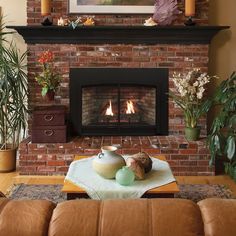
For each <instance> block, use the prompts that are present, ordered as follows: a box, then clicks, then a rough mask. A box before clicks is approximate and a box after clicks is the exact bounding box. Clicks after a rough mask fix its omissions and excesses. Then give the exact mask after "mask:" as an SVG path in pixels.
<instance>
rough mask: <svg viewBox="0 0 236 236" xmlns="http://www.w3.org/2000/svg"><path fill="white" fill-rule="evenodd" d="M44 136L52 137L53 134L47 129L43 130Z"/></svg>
mask: <svg viewBox="0 0 236 236" xmlns="http://www.w3.org/2000/svg"><path fill="white" fill-rule="evenodd" d="M44 134H45V135H46V136H52V135H53V134H54V132H53V130H51V129H47V130H44Z"/></svg>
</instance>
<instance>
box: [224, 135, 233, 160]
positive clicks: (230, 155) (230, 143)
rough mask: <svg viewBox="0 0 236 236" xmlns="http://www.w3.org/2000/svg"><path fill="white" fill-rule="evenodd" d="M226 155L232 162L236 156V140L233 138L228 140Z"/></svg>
mask: <svg viewBox="0 0 236 236" xmlns="http://www.w3.org/2000/svg"><path fill="white" fill-rule="evenodd" d="M226 153H227V157H228V158H229V160H232V158H233V156H234V154H235V139H234V137H233V136H229V137H228V138H227V145H226Z"/></svg>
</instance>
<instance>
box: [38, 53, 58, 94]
mask: <svg viewBox="0 0 236 236" xmlns="http://www.w3.org/2000/svg"><path fill="white" fill-rule="evenodd" d="M53 60H54V55H53V53H52V52H51V51H49V50H48V51H45V52H43V53H42V54H41V55H40V56H39V59H38V63H39V64H40V65H41V66H42V69H43V72H42V73H41V74H39V75H38V76H36V77H35V80H36V81H37V82H38V84H39V85H41V86H42V92H41V94H42V96H45V95H46V94H47V93H49V92H54V93H55V92H56V90H57V88H58V86H59V85H60V82H61V76H60V75H59V74H58V73H57V72H55V68H54V64H53Z"/></svg>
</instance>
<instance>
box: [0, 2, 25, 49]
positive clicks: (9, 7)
mask: <svg viewBox="0 0 236 236" xmlns="http://www.w3.org/2000/svg"><path fill="white" fill-rule="evenodd" d="M0 7H1V8H2V14H3V16H4V22H5V24H6V25H26V24H27V16H26V0H0ZM11 39H13V40H14V41H15V42H17V47H18V48H19V49H20V50H21V51H22V52H23V51H25V50H26V45H25V43H24V40H23V38H22V37H21V36H20V35H19V34H14V35H13V36H12V37H10V38H9V40H11Z"/></svg>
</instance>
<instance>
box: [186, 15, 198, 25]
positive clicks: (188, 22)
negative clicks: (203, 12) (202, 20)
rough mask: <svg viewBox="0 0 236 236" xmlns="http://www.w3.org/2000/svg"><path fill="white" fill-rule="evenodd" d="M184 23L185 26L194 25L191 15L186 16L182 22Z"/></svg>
mask: <svg viewBox="0 0 236 236" xmlns="http://www.w3.org/2000/svg"><path fill="white" fill-rule="evenodd" d="M184 24H185V25H186V26H194V25H196V22H195V21H193V17H192V16H188V18H187V20H186V21H185V22H184Z"/></svg>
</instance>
